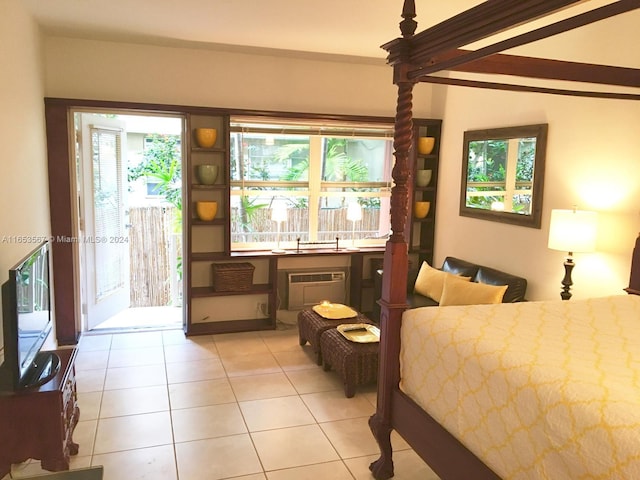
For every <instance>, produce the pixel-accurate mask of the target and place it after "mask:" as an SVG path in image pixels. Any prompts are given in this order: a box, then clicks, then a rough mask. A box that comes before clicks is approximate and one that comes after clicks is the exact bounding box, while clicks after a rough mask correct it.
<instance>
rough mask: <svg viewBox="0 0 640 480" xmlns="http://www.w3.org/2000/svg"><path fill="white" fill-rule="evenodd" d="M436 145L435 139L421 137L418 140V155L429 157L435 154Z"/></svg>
mask: <svg viewBox="0 0 640 480" xmlns="http://www.w3.org/2000/svg"><path fill="white" fill-rule="evenodd" d="M435 144H436V139H435V137H420V138H418V153H419V154H420V155H429V154H430V153H431V152H433V147H434V146H435Z"/></svg>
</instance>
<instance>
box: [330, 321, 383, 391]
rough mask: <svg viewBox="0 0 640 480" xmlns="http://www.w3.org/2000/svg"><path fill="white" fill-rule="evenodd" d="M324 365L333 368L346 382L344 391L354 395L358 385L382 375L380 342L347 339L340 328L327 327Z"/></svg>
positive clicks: (373, 380) (372, 380)
mask: <svg viewBox="0 0 640 480" xmlns="http://www.w3.org/2000/svg"><path fill="white" fill-rule="evenodd" d="M320 350H321V352H322V360H323V362H324V363H323V368H324V370H325V371H328V370H331V368H333V369H334V370H335V371H336V372H338V374H340V376H341V377H342V381H343V383H344V394H345V396H346V397H347V398H351V397H353V396H354V395H355V393H356V386H357V385H364V384H366V383H369V382H375V381H376V380H377V379H378V352H379V351H380V343H379V342H374V343H357V342H352V341H350V340H347V339H346V338H344V337H343V336H342V334H341V333H340V332H339V331H338V330H336V329H332V330H325V331H324V332H323V333H322V335H321V336H320Z"/></svg>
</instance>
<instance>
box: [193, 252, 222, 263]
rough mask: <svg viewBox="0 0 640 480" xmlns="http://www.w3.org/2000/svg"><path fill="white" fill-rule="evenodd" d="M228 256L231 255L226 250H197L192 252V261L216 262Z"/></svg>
mask: <svg viewBox="0 0 640 480" xmlns="http://www.w3.org/2000/svg"><path fill="white" fill-rule="evenodd" d="M228 258H229V256H228V255H227V254H226V253H224V252H197V253H192V254H191V261H192V262H214V261H217V260H226V259H228Z"/></svg>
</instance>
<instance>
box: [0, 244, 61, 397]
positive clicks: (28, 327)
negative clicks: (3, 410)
mask: <svg viewBox="0 0 640 480" xmlns="http://www.w3.org/2000/svg"><path fill="white" fill-rule="evenodd" d="M49 285H50V284H49V243H48V242H44V243H42V244H40V245H39V246H38V247H37V248H36V249H35V250H33V251H32V252H30V253H29V254H28V255H27V256H26V257H25V258H23V259H22V260H21V261H20V262H19V263H17V264H16V265H15V266H14V267H13V268H11V269H10V270H9V280H7V281H6V282H5V283H4V284H3V285H2V321H3V334H4V363H3V364H2V367H1V368H0V371H1V376H0V377H1V379H2V380H1V384H2V388H3V390H8V389H9V390H14V391H15V390H20V389H24V388H30V387H35V386H39V385H42V384H44V383H46V382H48V381H49V380H50V379H51V378H53V377H54V376H55V375H56V373H57V372H58V370H59V368H60V359H59V358H58V356H57V355H56V354H55V353H53V352H50V351H43V350H42V347H43V345H44V343H45V341H46V339H47V337H48V335H49V333H50V332H51V329H52V326H53V320H52V315H51V307H50V305H51V291H50V288H49Z"/></svg>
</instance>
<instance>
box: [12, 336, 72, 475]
mask: <svg viewBox="0 0 640 480" xmlns="http://www.w3.org/2000/svg"><path fill="white" fill-rule="evenodd" d="M55 353H56V354H57V355H58V357H60V370H59V372H58V374H57V375H56V376H55V377H54V378H53V379H52V380H50V381H49V382H47V383H45V384H43V385H40V386H39V387H34V388H30V389H24V390H20V391H17V392H0V478H3V477H4V476H5V475H6V474H7V473H9V472H10V471H11V464H12V463H21V462H24V461H25V460H27V459H29V458H33V459H36V460H41V464H42V468H43V469H45V470H51V471H59V470H68V469H69V456H70V455H75V454H76V453H78V444H76V443H73V440H72V438H71V437H72V434H73V430H74V428H75V426H76V424H77V423H78V418H79V416H80V409H79V408H78V399H77V392H76V377H75V368H74V361H75V357H76V349H75V348H74V349H64V350H56V351H55Z"/></svg>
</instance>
